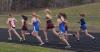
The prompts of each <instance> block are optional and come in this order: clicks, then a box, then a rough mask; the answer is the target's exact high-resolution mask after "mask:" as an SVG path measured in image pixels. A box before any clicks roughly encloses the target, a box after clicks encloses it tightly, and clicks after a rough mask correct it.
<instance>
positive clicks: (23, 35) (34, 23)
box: [7, 9, 95, 48]
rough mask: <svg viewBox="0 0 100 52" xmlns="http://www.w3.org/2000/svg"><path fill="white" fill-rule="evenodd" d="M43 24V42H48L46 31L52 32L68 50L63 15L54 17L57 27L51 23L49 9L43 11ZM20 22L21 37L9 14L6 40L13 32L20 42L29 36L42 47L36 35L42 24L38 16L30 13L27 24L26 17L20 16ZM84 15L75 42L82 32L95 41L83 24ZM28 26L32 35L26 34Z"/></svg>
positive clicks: (40, 40)
mask: <svg viewBox="0 0 100 52" xmlns="http://www.w3.org/2000/svg"><path fill="white" fill-rule="evenodd" d="M44 11H45V22H46V25H45V26H46V27H45V28H44V30H43V32H44V36H45V41H46V42H49V39H48V34H47V31H48V30H52V31H53V33H54V35H56V36H57V37H58V38H59V39H60V40H61V41H63V42H64V43H65V44H66V46H65V48H66V47H68V48H70V47H71V45H70V43H69V42H68V19H67V16H66V14H65V13H63V12H59V14H58V15H57V16H56V21H57V25H54V23H53V22H52V15H51V11H50V10H49V9H45V10H44ZM21 17H22V20H21V35H19V33H18V32H17V31H16V30H15V28H16V25H15V24H16V22H17V20H16V19H15V18H14V17H13V16H12V14H9V17H8V20H7V25H8V33H9V37H8V40H12V35H11V32H12V31H13V32H14V33H15V34H16V36H17V37H18V38H19V40H20V41H25V40H26V34H31V35H32V36H33V37H36V38H37V40H38V41H39V42H40V45H44V44H45V43H44V42H43V40H42V39H41V37H40V36H39V35H38V34H39V31H40V24H41V23H42V22H41V21H40V19H39V16H38V15H37V14H36V12H35V11H33V12H32V18H31V22H30V23H28V17H27V16H25V15H21ZM84 18H85V14H80V21H79V24H80V29H79V31H77V33H76V34H73V35H75V37H76V38H77V41H79V40H80V34H79V32H80V31H81V32H84V33H85V35H86V36H88V37H90V38H92V39H95V37H94V36H92V35H90V34H89V33H88V31H87V26H86V22H85V19H84ZM28 25H32V28H33V30H32V33H28ZM56 26H58V29H59V32H58V31H57V30H56Z"/></svg>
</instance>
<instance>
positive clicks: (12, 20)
mask: <svg viewBox="0 0 100 52" xmlns="http://www.w3.org/2000/svg"><path fill="white" fill-rule="evenodd" d="M16 21H17V20H16V19H15V18H14V17H13V16H12V15H11V14H9V17H8V20H7V25H8V33H9V38H8V40H12V37H11V32H12V31H13V32H14V33H15V34H16V35H17V37H18V38H19V39H20V41H22V38H21V36H20V35H19V34H18V33H17V32H16V30H15V27H16V26H15V23H16Z"/></svg>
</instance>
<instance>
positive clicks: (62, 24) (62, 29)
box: [59, 22, 65, 33]
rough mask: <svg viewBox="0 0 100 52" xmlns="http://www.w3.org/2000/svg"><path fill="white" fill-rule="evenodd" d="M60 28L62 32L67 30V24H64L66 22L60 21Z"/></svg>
mask: <svg viewBox="0 0 100 52" xmlns="http://www.w3.org/2000/svg"><path fill="white" fill-rule="evenodd" d="M59 30H60V32H63V33H64V32H65V25H64V22H62V23H60V24H59Z"/></svg>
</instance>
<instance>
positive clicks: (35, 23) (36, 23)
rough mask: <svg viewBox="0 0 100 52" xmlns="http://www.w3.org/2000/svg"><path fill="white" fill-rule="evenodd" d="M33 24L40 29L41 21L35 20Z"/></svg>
mask: <svg viewBox="0 0 100 52" xmlns="http://www.w3.org/2000/svg"><path fill="white" fill-rule="evenodd" d="M33 26H34V27H35V29H36V30H37V31H38V30H39V21H38V20H37V19H36V21H34V22H33Z"/></svg>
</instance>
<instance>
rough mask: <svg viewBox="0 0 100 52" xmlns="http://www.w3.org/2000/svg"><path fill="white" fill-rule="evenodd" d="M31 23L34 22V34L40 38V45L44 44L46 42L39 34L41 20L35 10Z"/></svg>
mask: <svg viewBox="0 0 100 52" xmlns="http://www.w3.org/2000/svg"><path fill="white" fill-rule="evenodd" d="M31 24H33V32H32V35H33V36H35V37H36V38H37V39H38V40H39V42H40V45H43V44H44V42H43V41H42V39H41V37H40V36H39V35H38V32H39V28H40V20H39V19H38V18H37V15H36V13H35V12H33V13H32V20H31Z"/></svg>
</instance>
